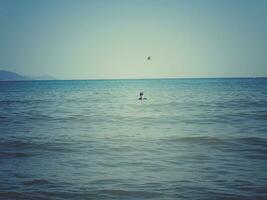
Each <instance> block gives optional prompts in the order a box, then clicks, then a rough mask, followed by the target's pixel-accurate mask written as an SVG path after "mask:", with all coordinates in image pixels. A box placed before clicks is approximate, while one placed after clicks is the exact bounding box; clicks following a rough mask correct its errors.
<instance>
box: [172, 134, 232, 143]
mask: <svg viewBox="0 0 267 200" xmlns="http://www.w3.org/2000/svg"><path fill="white" fill-rule="evenodd" d="M167 141H168V142H182V143H193V144H208V145H209V144H210V145H219V144H226V143H228V142H227V141H226V140H223V139H219V138H217V137H211V136H193V137H177V138H168V139H167Z"/></svg>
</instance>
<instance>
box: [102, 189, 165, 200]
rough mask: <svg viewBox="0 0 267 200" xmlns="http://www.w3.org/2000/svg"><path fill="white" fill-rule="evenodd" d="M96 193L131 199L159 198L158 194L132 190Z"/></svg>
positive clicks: (112, 190) (111, 190)
mask: <svg viewBox="0 0 267 200" xmlns="http://www.w3.org/2000/svg"><path fill="white" fill-rule="evenodd" d="M98 193H100V194H104V195H108V196H109V197H110V198H112V197H131V198H155V197H159V196H161V194H160V193H158V192H148V191H133V190H115V189H110V190H98Z"/></svg>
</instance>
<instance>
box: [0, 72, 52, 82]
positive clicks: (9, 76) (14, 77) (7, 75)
mask: <svg viewBox="0 0 267 200" xmlns="http://www.w3.org/2000/svg"><path fill="white" fill-rule="evenodd" d="M27 80H56V78H54V77H52V76H49V75H45V76H38V77H30V76H23V75H20V74H17V73H14V72H9V71H5V70H0V81H27Z"/></svg>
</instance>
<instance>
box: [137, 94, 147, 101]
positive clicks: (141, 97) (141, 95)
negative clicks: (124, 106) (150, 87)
mask: <svg viewBox="0 0 267 200" xmlns="http://www.w3.org/2000/svg"><path fill="white" fill-rule="evenodd" d="M139 96H140V97H139V100H146V98H145V97H144V93H143V92H140V93H139Z"/></svg>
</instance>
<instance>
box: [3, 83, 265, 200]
mask: <svg viewBox="0 0 267 200" xmlns="http://www.w3.org/2000/svg"><path fill="white" fill-rule="evenodd" d="M141 91H142V92H144V95H145V97H146V98H147V100H142V101H140V100H138V98H139V92H141ZM0 199H1V200H46V199H51V200H54V199H55V200H76V199H77V200H87V199H96V200H104V199H105V200H106V199H121V200H144V199H153V200H164V199H166V200H172V199H173V200H174V199H175V200H217V199H218V200H230V199H231V200H266V199H267V79H266V78H218V79H217V78H208V79H205V78H200V79H198V78H195V79H144V80H71V81H63V80H57V81H13V82H0Z"/></svg>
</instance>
